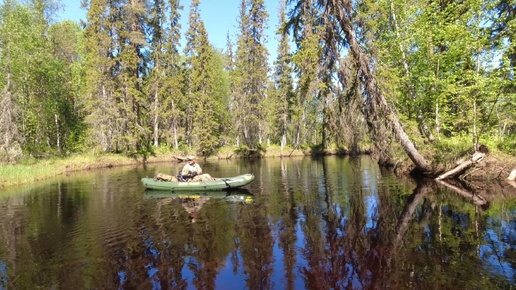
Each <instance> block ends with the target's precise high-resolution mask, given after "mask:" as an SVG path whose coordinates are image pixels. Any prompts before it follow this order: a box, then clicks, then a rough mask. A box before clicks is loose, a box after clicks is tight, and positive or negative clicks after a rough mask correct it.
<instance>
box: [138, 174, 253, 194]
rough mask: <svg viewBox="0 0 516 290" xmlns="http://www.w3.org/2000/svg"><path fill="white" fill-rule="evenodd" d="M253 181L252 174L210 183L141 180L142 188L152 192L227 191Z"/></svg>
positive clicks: (148, 178) (219, 179)
mask: <svg viewBox="0 0 516 290" xmlns="http://www.w3.org/2000/svg"><path fill="white" fill-rule="evenodd" d="M253 180H254V175H253V174H250V173H248V174H242V175H239V176H235V177H225V178H215V180H210V181H191V182H178V181H160V180H155V179H154V178H150V177H144V178H142V183H143V186H145V188H147V189H152V190H167V191H212V190H228V189H233V188H239V187H242V186H244V185H247V184H249V183H251V182H252V181H253Z"/></svg>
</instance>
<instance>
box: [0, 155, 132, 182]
mask: <svg viewBox="0 0 516 290" xmlns="http://www.w3.org/2000/svg"><path fill="white" fill-rule="evenodd" d="M138 162H141V161H139V160H136V159H131V158H127V157H124V156H120V155H103V156H88V155H79V156H72V157H67V158H52V159H45V160H24V161H22V162H20V163H19V164H7V165H6V164H3V165H0V189H3V188H7V187H11V186H14V185H20V184H27V183H31V182H34V181H38V180H44V179H47V178H51V177H55V176H58V175H62V174H65V173H67V172H73V171H80V170H88V169H95V168H105V167H113V166H123V165H131V164H137V163H138Z"/></svg>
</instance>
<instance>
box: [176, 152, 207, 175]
mask: <svg viewBox="0 0 516 290" xmlns="http://www.w3.org/2000/svg"><path fill="white" fill-rule="evenodd" d="M195 160H196V158H195V156H193V155H190V156H188V157H187V158H186V164H185V166H184V167H183V170H181V173H179V175H178V178H177V179H178V180H179V181H210V180H214V178H212V177H211V176H210V175H209V174H207V173H205V174H203V173H202V168H201V166H200V165H199V164H198V163H197V162H196V161H195Z"/></svg>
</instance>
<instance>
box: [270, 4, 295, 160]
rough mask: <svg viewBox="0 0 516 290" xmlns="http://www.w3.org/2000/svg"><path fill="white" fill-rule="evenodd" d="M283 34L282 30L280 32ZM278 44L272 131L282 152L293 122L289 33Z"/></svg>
mask: <svg viewBox="0 0 516 290" xmlns="http://www.w3.org/2000/svg"><path fill="white" fill-rule="evenodd" d="M279 13H280V26H283V25H284V23H285V21H286V20H285V2H283V3H282V4H281V6H280V12H279ZM279 31H280V32H281V29H280V30H279ZM279 37H280V38H279V44H278V57H277V59H276V60H275V62H274V66H275V70H274V75H273V81H274V84H275V86H274V91H273V94H272V95H271V96H270V97H271V99H273V101H272V102H271V103H272V107H271V109H272V122H271V126H272V131H273V132H274V134H273V136H274V139H273V140H274V141H275V142H277V143H279V144H280V146H281V150H283V147H284V146H285V145H287V136H288V134H289V125H290V124H291V122H292V117H291V114H290V110H291V109H292V104H293V102H294V98H295V97H294V81H293V79H292V74H293V68H292V64H291V63H292V61H291V57H292V56H291V52H290V45H289V38H288V34H287V33H280V36H279Z"/></svg>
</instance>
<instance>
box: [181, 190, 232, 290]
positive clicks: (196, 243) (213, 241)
mask: <svg viewBox="0 0 516 290" xmlns="http://www.w3.org/2000/svg"><path fill="white" fill-rule="evenodd" d="M233 220H234V218H233V216H232V214H231V212H230V208H229V204H227V203H224V202H212V201H211V200H210V201H208V202H206V203H204V205H203V206H202V210H199V211H198V212H197V221H196V222H195V223H194V224H193V226H192V232H191V235H190V241H189V245H190V246H189V248H190V250H191V256H192V259H191V260H190V261H189V262H188V268H189V269H190V270H191V271H192V272H193V274H194V280H193V283H194V285H195V287H196V288H197V289H215V280H216V278H217V275H218V272H219V270H220V269H221V268H222V267H223V266H224V261H225V259H226V257H227V256H228V255H229V253H230V252H231V251H232V248H233V238H234V236H235V233H234V230H233V227H232V221H233Z"/></svg>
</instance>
